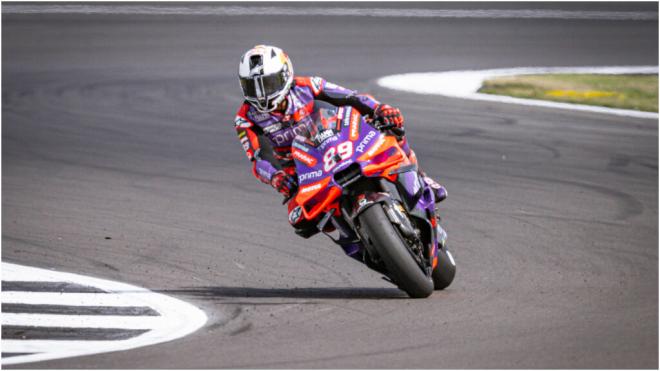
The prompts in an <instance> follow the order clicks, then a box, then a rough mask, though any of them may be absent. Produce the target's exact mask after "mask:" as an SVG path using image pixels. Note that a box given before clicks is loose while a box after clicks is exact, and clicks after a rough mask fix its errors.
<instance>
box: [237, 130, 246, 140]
mask: <svg viewBox="0 0 660 371" xmlns="http://www.w3.org/2000/svg"><path fill="white" fill-rule="evenodd" d="M246 135H247V132H246V131H245V130H241V131H239V132H238V137H239V138H243V137H245V136H246Z"/></svg>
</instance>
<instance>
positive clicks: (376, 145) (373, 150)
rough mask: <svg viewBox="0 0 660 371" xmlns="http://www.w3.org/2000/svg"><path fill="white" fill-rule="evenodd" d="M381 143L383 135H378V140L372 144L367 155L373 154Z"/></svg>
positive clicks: (383, 140) (383, 138) (383, 139)
mask: <svg viewBox="0 0 660 371" xmlns="http://www.w3.org/2000/svg"><path fill="white" fill-rule="evenodd" d="M383 143H385V137H380V138H379V139H378V142H376V144H374V146H373V147H371V149H370V150H368V151H367V155H369V156H373V155H374V154H375V153H376V151H378V149H379V148H380V147H381V146H382V145H383Z"/></svg>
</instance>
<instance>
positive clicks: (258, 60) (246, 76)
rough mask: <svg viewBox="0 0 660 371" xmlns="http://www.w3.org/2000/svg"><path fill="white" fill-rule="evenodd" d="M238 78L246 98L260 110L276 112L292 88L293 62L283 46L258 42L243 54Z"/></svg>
mask: <svg viewBox="0 0 660 371" xmlns="http://www.w3.org/2000/svg"><path fill="white" fill-rule="evenodd" d="M238 79H239V81H240V84H241V89H242V90H243V97H245V100H247V101H248V102H250V104H252V106H254V107H255V108H256V109H257V110H258V111H259V112H263V113H267V112H272V111H273V110H275V109H276V108H277V106H278V105H279V104H280V102H282V100H283V99H284V97H286V95H287V94H288V93H289V90H290V89H291V85H292V84H293V65H292V64H291V60H290V59H289V57H288V56H287V55H286V54H285V53H284V52H283V51H282V49H280V48H277V47H274V46H268V45H257V46H255V47H254V48H252V49H250V50H248V51H247V52H245V54H243V56H242V57H241V62H240V64H239V66H238Z"/></svg>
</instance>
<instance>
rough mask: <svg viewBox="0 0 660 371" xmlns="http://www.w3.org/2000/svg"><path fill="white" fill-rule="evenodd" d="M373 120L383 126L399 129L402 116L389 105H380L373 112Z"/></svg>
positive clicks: (401, 123)
mask: <svg viewBox="0 0 660 371" xmlns="http://www.w3.org/2000/svg"><path fill="white" fill-rule="evenodd" d="M374 119H375V120H377V121H381V122H382V123H383V124H384V125H386V126H389V127H396V128H398V129H401V128H402V127H403V115H402V114H401V111H400V110H399V109H398V108H394V107H392V106H390V105H389V104H381V105H380V106H378V107H377V108H376V110H375V111H374Z"/></svg>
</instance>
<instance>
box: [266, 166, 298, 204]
mask: <svg viewBox="0 0 660 371" xmlns="http://www.w3.org/2000/svg"><path fill="white" fill-rule="evenodd" d="M270 185H272V186H273V188H275V189H277V191H278V192H280V193H281V194H282V195H283V196H284V197H286V198H289V197H291V195H292V194H293V193H294V192H295V191H296V189H297V188H298V180H297V179H296V178H294V177H292V176H291V175H289V174H287V173H286V172H284V170H279V171H277V172H276V173H275V174H273V176H272V177H271V178H270Z"/></svg>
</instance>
